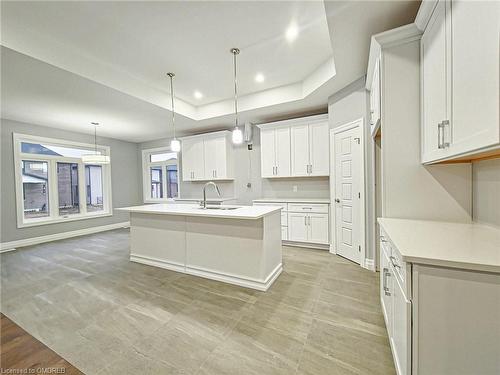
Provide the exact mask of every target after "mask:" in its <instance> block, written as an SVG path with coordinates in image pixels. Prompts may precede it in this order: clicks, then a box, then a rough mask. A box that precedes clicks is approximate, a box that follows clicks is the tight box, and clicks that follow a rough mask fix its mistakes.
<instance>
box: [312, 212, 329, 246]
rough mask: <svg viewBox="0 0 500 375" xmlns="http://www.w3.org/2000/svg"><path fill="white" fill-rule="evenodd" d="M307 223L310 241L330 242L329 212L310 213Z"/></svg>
mask: <svg viewBox="0 0 500 375" xmlns="http://www.w3.org/2000/svg"><path fill="white" fill-rule="evenodd" d="M307 224H308V227H309V228H308V231H309V233H308V239H309V242H315V243H322V244H327V243H328V228H329V225H328V214H309V216H308V217H307Z"/></svg>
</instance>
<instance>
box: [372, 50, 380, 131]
mask: <svg viewBox="0 0 500 375" xmlns="http://www.w3.org/2000/svg"><path fill="white" fill-rule="evenodd" d="M379 121H380V57H379V58H377V60H376V61H375V68H374V70H373V77H372V84H371V87H370V125H371V133H372V134H374V132H375V131H374V129H375V128H376V127H377V125H378V123H379Z"/></svg>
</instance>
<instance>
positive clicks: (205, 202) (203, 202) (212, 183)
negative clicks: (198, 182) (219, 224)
mask: <svg viewBox="0 0 500 375" xmlns="http://www.w3.org/2000/svg"><path fill="white" fill-rule="evenodd" d="M209 185H213V186H214V188H215V191H216V192H217V195H218V196H219V197H220V190H219V187H218V186H217V184H216V183H215V182H213V181H209V182H207V183H206V184H205V186H203V201H201V202H200V206H201V207H202V208H204V209H206V208H207V186H209Z"/></svg>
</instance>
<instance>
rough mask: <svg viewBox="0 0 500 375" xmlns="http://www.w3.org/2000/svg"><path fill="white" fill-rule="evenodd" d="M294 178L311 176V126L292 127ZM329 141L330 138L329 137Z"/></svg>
mask: <svg viewBox="0 0 500 375" xmlns="http://www.w3.org/2000/svg"><path fill="white" fill-rule="evenodd" d="M290 132H291V143H292V151H291V152H292V176H308V175H309V164H310V160H309V125H297V126H292V127H291V129H290ZM327 140H328V137H327Z"/></svg>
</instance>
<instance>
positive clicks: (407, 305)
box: [389, 277, 411, 375]
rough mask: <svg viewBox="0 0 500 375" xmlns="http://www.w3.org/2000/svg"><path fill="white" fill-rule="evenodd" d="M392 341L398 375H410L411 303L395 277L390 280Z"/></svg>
mask: <svg viewBox="0 0 500 375" xmlns="http://www.w3.org/2000/svg"><path fill="white" fill-rule="evenodd" d="M392 279H393V280H392V283H393V288H392V302H393V304H392V335H391V336H390V338H389V339H390V340H391V341H392V348H393V356H394V364H395V365H396V370H397V373H398V375H406V374H411V363H410V358H411V357H410V355H411V352H410V351H411V341H410V340H411V332H410V329H411V302H410V301H408V299H407V298H406V297H405V295H404V292H403V289H402V288H401V285H400V284H399V282H398V280H397V278H396V277H393V278H392Z"/></svg>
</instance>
